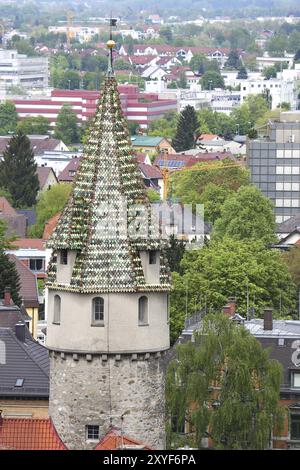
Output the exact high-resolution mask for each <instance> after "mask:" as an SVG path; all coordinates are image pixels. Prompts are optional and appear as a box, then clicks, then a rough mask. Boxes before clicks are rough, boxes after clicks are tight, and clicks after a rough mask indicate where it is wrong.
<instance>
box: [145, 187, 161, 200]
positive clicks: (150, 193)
mask: <svg viewBox="0 0 300 470" xmlns="http://www.w3.org/2000/svg"><path fill="white" fill-rule="evenodd" d="M147 195H148V198H149V201H150V202H157V201H160V196H159V193H158V192H157V191H155V189H152V188H149V189H147Z"/></svg>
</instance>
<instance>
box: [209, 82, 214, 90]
mask: <svg viewBox="0 0 300 470" xmlns="http://www.w3.org/2000/svg"><path fill="white" fill-rule="evenodd" d="M212 82H213V81H212V80H208V83H209V91H211V84H212Z"/></svg>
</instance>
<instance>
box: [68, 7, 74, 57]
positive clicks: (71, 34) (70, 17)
mask: <svg viewBox="0 0 300 470" xmlns="http://www.w3.org/2000/svg"><path fill="white" fill-rule="evenodd" d="M73 18H74V12H73V11H72V10H69V11H68V12H67V45H68V49H70V47H71V39H73V37H74V32H73V31H72V25H73Z"/></svg>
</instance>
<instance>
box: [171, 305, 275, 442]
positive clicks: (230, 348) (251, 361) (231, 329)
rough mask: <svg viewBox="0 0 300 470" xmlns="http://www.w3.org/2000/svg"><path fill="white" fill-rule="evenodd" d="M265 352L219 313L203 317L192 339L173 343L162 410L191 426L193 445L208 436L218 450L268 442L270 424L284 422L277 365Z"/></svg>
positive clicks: (178, 421)
mask: <svg viewBox="0 0 300 470" xmlns="http://www.w3.org/2000/svg"><path fill="white" fill-rule="evenodd" d="M269 354H270V353H269V351H268V350H266V349H263V347H262V345H261V344H260V343H259V341H258V340H257V339H256V338H255V337H254V336H252V335H251V334H250V333H249V332H248V331H247V330H246V329H245V328H243V327H240V326H238V325H236V324H235V323H234V322H233V321H231V320H230V319H228V318H227V317H226V316H225V315H224V314H218V315H208V316H207V317H206V318H205V319H204V321H203V323H202V325H201V330H200V332H199V333H198V334H196V335H195V342H193V343H192V342H189V343H187V344H183V345H179V346H178V347H177V357H176V360H174V361H172V363H171V364H170V365H169V367H168V371H167V387H166V398H167V410H168V414H169V417H170V420H171V419H172V418H173V422H174V420H176V421H177V424H178V425H179V426H180V425H182V424H183V423H184V422H188V423H189V424H190V425H191V426H192V428H193V430H194V439H193V441H194V442H193V444H192V445H193V447H195V446H196V447H197V448H201V440H202V438H204V437H207V435H209V436H210V437H211V438H212V441H213V446H214V447H215V448H219V449H228V450H229V449H236V450H237V449H240V450H246V449H248V450H250V449H252V450H263V449H265V448H266V447H267V446H268V444H269V442H270V435H271V433H272V430H273V428H274V427H275V428H276V429H279V430H280V429H281V428H282V424H283V420H282V417H283V412H282V408H280V405H279V399H280V384H281V380H282V366H281V365H280V364H279V362H277V361H276V360H272V359H270V357H269ZM216 385H217V386H216ZM174 418H175V419H174ZM177 436H178V435H177ZM177 438H178V437H177ZM173 440H174V436H172V441H173ZM184 443H186V441H185V440H184V437H183V438H181V445H184ZM176 444H177V445H176V448H178V443H176Z"/></svg>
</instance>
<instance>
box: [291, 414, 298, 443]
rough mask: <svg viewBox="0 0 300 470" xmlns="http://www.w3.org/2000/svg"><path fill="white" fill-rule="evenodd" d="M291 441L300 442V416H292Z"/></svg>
mask: <svg viewBox="0 0 300 470" xmlns="http://www.w3.org/2000/svg"><path fill="white" fill-rule="evenodd" d="M291 439H293V440H296V439H297V440H300V414H291Z"/></svg>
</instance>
